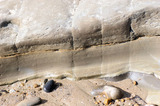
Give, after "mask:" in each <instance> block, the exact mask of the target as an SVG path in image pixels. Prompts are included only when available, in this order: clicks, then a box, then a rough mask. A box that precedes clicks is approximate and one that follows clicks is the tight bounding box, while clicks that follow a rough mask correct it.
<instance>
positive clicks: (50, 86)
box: [43, 80, 57, 93]
mask: <svg viewBox="0 0 160 106" xmlns="http://www.w3.org/2000/svg"><path fill="white" fill-rule="evenodd" d="M56 86H57V85H56V83H55V81H53V80H50V81H48V82H46V84H45V85H44V87H43V90H44V91H45V92H47V93H49V92H52V91H53V90H54V89H56Z"/></svg>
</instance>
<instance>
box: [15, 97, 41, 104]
mask: <svg viewBox="0 0 160 106" xmlns="http://www.w3.org/2000/svg"><path fill="white" fill-rule="evenodd" d="M40 102H41V98H39V97H36V96H35V97H32V96H30V97H28V98H27V99H24V100H23V101H21V102H20V103H18V104H17V105H16V106H33V105H37V104H39V103H40Z"/></svg>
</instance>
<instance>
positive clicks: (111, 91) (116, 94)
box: [91, 85, 123, 100]
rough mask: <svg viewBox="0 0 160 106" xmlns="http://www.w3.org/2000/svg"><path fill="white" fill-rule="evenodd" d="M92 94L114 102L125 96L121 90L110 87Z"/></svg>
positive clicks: (102, 88)
mask: <svg viewBox="0 0 160 106" xmlns="http://www.w3.org/2000/svg"><path fill="white" fill-rule="evenodd" d="M91 94H92V95H94V96H95V95H101V94H103V95H105V96H106V97H107V98H108V99H113V100H116V99H120V98H121V97H122V96H123V94H122V92H121V90H120V89H119V88H117V87H114V86H109V85H105V86H103V87H100V88H98V89H95V90H93V91H92V92H91Z"/></svg>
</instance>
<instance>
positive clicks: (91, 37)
mask: <svg viewBox="0 0 160 106" xmlns="http://www.w3.org/2000/svg"><path fill="white" fill-rule="evenodd" d="M0 7H1V11H0V56H1V57H0V75H1V76H0V84H4V83H10V82H13V81H16V80H21V79H25V78H31V77H40V76H52V77H61V76H67V77H69V78H73V79H80V78H88V77H93V76H107V77H112V76H117V75H120V74H122V73H125V72H128V71H135V72H142V73H152V74H155V75H156V76H157V77H159V78H160V72H159V69H160V54H159V52H160V46H159V45H160V37H159V35H160V1H159V0H152V1H151V0H147V1H146V0H99V1H97V0H58V1H57V0H45V1H44V0H38V1H37V0H1V1H0ZM139 37H141V38H140V39H138V38H139Z"/></svg>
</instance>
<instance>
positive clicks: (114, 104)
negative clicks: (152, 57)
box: [0, 78, 147, 106]
mask: <svg viewBox="0 0 160 106" xmlns="http://www.w3.org/2000/svg"><path fill="white" fill-rule="evenodd" d="M50 79H51V78H50ZM53 80H55V81H56V82H57V83H59V84H62V85H61V86H59V87H58V88H57V89H55V90H54V91H52V92H50V93H46V92H44V91H43V84H44V79H34V80H29V81H20V82H16V83H14V84H11V85H4V86H0V90H1V91H4V90H6V91H7V92H0V106H15V105H16V104H18V103H19V102H20V101H22V100H24V99H25V98H26V97H27V96H30V95H31V96H37V97H40V98H41V103H40V104H39V106H103V105H105V104H104V101H105V99H106V98H105V97H103V96H101V95H98V96H93V95H91V91H92V90H93V89H96V88H98V87H99V86H104V85H113V86H115V87H118V88H120V89H121V90H123V97H122V98H121V99H117V100H112V101H110V103H109V104H108V105H109V106H144V105H145V104H146V102H145V101H144V100H145V97H146V95H147V93H146V91H145V90H144V89H142V88H140V87H139V85H138V84H137V85H136V84H135V83H134V81H132V80H130V79H125V80H122V81H119V82H110V81H105V80H103V79H88V80H80V81H70V80H67V79H62V80H60V79H53Z"/></svg>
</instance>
